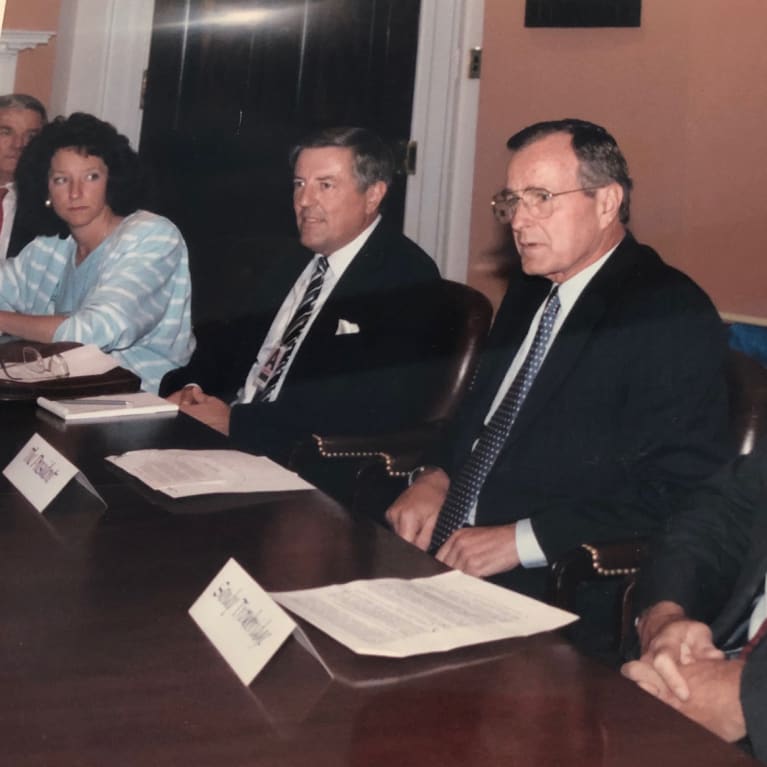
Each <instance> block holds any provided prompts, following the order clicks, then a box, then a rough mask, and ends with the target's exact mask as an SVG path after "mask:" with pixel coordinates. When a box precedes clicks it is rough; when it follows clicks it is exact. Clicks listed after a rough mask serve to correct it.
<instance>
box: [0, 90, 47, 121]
mask: <svg viewBox="0 0 767 767" xmlns="http://www.w3.org/2000/svg"><path fill="white" fill-rule="evenodd" d="M0 109H31V110H32V111H33V112H37V114H39V115H40V118H41V119H42V121H43V123H47V122H48V113H47V112H46V111H45V107H44V106H43V103H42V101H40V100H39V99H36V98H35V97H34V96H30V95H28V94H26V93H8V94H6V95H5V96H0Z"/></svg>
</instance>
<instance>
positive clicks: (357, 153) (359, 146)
mask: <svg viewBox="0 0 767 767" xmlns="http://www.w3.org/2000/svg"><path fill="white" fill-rule="evenodd" d="M323 147H340V148H343V149H351V150H352V156H353V161H352V169H353V171H354V176H355V177H356V179H357V184H358V186H359V188H360V191H363V192H364V191H365V190H366V189H368V188H369V187H371V186H372V185H373V184H375V183H377V182H378V181H383V182H384V184H386V186H387V187H389V186H391V182H392V177H393V176H394V157H393V155H392V151H391V149H389V147H388V146H387V145H386V143H385V142H384V141H383V139H382V138H381V137H380V136H379V135H378V134H376V133H373V131H371V130H368V129H367V128H356V127H340V128H323V129H322V130H319V131H317V132H315V133H312V134H310V135H309V136H307V137H306V138H305V139H303V140H302V141H300V142H299V143H298V144H296V146H294V147H293V149H292V150H291V152H290V167H291V168H292V169H295V167H296V160H297V159H298V155H299V154H300V153H301V152H303V150H304V149H321V148H323Z"/></svg>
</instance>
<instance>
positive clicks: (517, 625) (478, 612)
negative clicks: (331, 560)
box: [271, 570, 577, 658]
mask: <svg viewBox="0 0 767 767" xmlns="http://www.w3.org/2000/svg"><path fill="white" fill-rule="evenodd" d="M271 596H272V598H273V599H274V600H275V601H276V602H278V603H279V604H281V605H282V606H283V607H285V608H287V609H288V610H290V611H291V612H293V613H295V614H296V615H298V616H300V617H301V618H303V619H304V620H306V621H308V622H309V623H311V624H312V625H314V626H316V627H317V628H318V629H320V630H321V631H324V632H325V633H326V634H328V635H329V636H331V637H333V639H335V640H336V641H338V642H340V643H341V644H343V645H345V646H346V647H348V648H349V649H350V650H353V651H354V652H356V653H359V654H360V655H381V656H385V657H392V658H405V657H408V656H410V655H419V654H422V653H430V652H443V651H445V650H452V649H454V648H456V647H464V646H468V645H473V644H479V643H481V642H492V641H495V640H497V639H507V638H509V637H518V636H529V635H530V634H536V633H538V632H541V631H551V630H553V629H556V628H560V627H561V626H566V625H567V624H568V623H572V622H573V621H574V620H576V619H577V616H576V615H573V614H572V613H569V612H566V611H564V610H560V609H558V608H556V607H551V606H550V605H547V604H544V603H543V602H539V601H537V600H535V599H531V598H530V597H526V596H523V595H522V594H517V593H516V592H514V591H509V590H508V589H504V588H502V587H500V586H496V585H495V584H492V583H488V582H487V581H483V580H480V579H479V578H474V577H472V576H470V575H466V574H464V573H462V572H460V571H458V570H453V571H451V572H448V573H442V574H441V575H434V576H431V577H429V578H416V579H414V580H403V579H398V578H382V579H378V580H367V581H353V582H351V583H345V584H341V585H337V586H325V587H323V588H318V589H306V590H303V591H284V592H279V593H272V595H271Z"/></svg>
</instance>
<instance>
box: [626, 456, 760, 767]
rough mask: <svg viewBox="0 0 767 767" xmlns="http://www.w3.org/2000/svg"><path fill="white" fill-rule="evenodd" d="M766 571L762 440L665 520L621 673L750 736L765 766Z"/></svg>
mask: <svg viewBox="0 0 767 767" xmlns="http://www.w3.org/2000/svg"><path fill="white" fill-rule="evenodd" d="M765 574H767V444H765V443H763V444H761V445H760V446H758V447H757V449H756V450H755V451H754V452H753V453H752V454H751V455H749V456H745V457H742V458H739V459H737V460H736V461H735V462H734V463H733V464H732V465H731V466H729V467H728V468H727V469H725V470H723V471H722V472H721V474H719V475H717V476H716V477H714V478H713V479H711V480H709V482H707V483H706V484H705V485H704V486H703V487H702V488H701V490H700V491H698V492H696V493H694V494H692V495H691V497H690V499H689V500H687V501H686V502H685V505H684V508H683V509H682V510H681V511H680V512H679V513H678V514H675V515H674V516H672V518H671V519H670V520H669V523H668V529H667V530H666V531H665V533H664V535H663V536H662V537H661V538H659V540H658V542H657V544H656V545H655V546H654V548H653V550H652V551H651V555H650V558H649V560H648V561H647V562H646V563H645V564H644V565H643V567H642V570H641V572H640V575H639V580H638V583H637V590H636V592H635V606H636V609H637V612H638V614H639V620H638V623H637V629H638V632H639V638H640V642H641V650H642V655H641V659H640V660H639V661H633V662H631V663H628V664H626V665H625V666H624V667H623V673H624V674H625V675H626V676H627V677H629V678H630V679H633V680H634V681H636V682H637V683H638V684H640V685H641V686H642V687H643V688H644V689H645V690H647V691H648V692H650V693H652V694H654V695H657V696H658V697H659V698H661V700H664V701H665V702H666V703H668V704H670V705H672V706H673V707H674V708H676V709H677V710H678V711H681V712H682V713H683V714H685V715H686V716H688V717H690V718H691V719H694V720H695V721H697V722H698V723H700V724H702V725H703V726H705V727H708V729H710V730H712V731H713V732H715V733H717V734H718V735H719V736H720V737H722V738H724V739H726V740H729V741H736V740H739V739H741V738H743V737H744V736H746V735H748V738H749V740H750V745H751V746H752V748H753V751H754V754H755V755H756V756H757V757H758V758H759V759H761V760H762V761H765V762H767V726H765V722H766V718H767V639H764V636H765V633H766V632H767V622H766V620H767V599H766V598H765V592H764V587H765ZM760 628H761V631H760ZM741 645H745V647H744V648H743V649H742V650H741V649H739V648H740V647H741ZM719 648H724V649H725V650H727V651H728V652H727V654H725V652H723V651H722V649H719ZM728 657H729V659H728Z"/></svg>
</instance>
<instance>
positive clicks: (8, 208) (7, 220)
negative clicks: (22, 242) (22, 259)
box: [0, 182, 16, 260]
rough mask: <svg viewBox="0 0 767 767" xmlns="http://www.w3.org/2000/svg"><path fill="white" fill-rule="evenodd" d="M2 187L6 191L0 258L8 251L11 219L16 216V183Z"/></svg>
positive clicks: (11, 226)
mask: <svg viewBox="0 0 767 767" xmlns="http://www.w3.org/2000/svg"><path fill="white" fill-rule="evenodd" d="M3 187H4V188H5V189H7V190H8V193H7V194H6V195H5V197H4V198H3V225H2V227H0V260H2V259H4V258H5V257H6V255H7V253H8V245H9V244H10V241H11V231H12V230H13V220H14V218H15V217H16V184H14V183H13V182H10V183H8V184H4V185H3Z"/></svg>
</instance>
